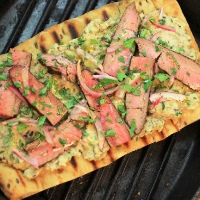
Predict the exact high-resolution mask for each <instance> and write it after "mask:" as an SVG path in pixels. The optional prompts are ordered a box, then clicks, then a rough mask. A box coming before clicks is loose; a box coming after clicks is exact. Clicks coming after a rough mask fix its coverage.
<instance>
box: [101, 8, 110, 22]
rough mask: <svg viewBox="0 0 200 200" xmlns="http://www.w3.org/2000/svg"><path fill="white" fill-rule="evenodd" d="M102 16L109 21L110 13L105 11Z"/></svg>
mask: <svg viewBox="0 0 200 200" xmlns="http://www.w3.org/2000/svg"><path fill="white" fill-rule="evenodd" d="M102 16H103V18H104V19H105V20H108V19H109V15H108V13H107V12H106V11H105V10H103V12H102Z"/></svg>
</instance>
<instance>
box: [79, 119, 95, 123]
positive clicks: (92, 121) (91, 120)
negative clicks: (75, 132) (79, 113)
mask: <svg viewBox="0 0 200 200" xmlns="http://www.w3.org/2000/svg"><path fill="white" fill-rule="evenodd" d="M78 119H79V120H82V121H85V122H88V123H90V124H91V123H94V120H93V119H91V118H90V117H79V118H78Z"/></svg>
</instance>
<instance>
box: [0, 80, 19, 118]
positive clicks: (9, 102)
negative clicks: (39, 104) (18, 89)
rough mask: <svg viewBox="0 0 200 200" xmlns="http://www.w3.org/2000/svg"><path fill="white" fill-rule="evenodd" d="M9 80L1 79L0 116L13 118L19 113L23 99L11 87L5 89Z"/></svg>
mask: <svg viewBox="0 0 200 200" xmlns="http://www.w3.org/2000/svg"><path fill="white" fill-rule="evenodd" d="M8 83H9V81H1V82H0V84H1V86H0V117H2V118H11V117H14V116H15V115H17V113H18V111H19V107H20V103H21V100H20V99H19V98H18V97H17V96H16V95H15V94H14V93H13V92H12V91H11V90H10V89H9V88H7V89H5V86H6V84H8Z"/></svg>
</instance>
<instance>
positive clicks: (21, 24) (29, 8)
mask: <svg viewBox="0 0 200 200" xmlns="http://www.w3.org/2000/svg"><path fill="white" fill-rule="evenodd" d="M34 4H35V2H34V0H31V1H30V3H28V5H27V8H26V10H25V11H24V14H23V16H22V18H21V19H20V20H19V21H18V23H17V24H16V26H15V29H14V31H13V33H12V35H11V36H10V39H9V40H8V42H7V44H6V46H5V47H4V49H3V52H7V51H9V49H10V48H11V47H12V46H13V45H14V43H15V42H16V40H17V38H18V35H20V34H21V31H22V30H23V27H24V25H25V23H26V21H27V19H28V17H29V15H30V13H31V12H32V9H33V7H34Z"/></svg>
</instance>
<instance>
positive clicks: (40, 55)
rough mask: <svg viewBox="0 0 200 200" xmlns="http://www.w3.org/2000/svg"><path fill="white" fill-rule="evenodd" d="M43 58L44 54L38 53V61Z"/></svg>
mask: <svg viewBox="0 0 200 200" xmlns="http://www.w3.org/2000/svg"><path fill="white" fill-rule="evenodd" d="M41 57H42V52H40V53H38V54H37V57H36V59H37V60H40V59H41Z"/></svg>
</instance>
